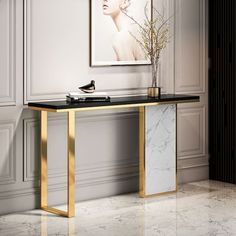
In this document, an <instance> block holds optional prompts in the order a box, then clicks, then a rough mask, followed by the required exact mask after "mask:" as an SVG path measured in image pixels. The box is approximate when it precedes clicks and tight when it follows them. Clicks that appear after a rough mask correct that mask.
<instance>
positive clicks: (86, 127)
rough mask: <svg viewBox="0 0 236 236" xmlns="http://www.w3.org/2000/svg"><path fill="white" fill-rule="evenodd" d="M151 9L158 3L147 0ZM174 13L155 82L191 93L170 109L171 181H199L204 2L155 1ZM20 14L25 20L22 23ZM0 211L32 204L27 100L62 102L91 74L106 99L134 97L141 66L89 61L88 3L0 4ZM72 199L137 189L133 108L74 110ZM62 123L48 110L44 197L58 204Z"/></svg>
mask: <svg viewBox="0 0 236 236" xmlns="http://www.w3.org/2000/svg"><path fill="white" fill-rule="evenodd" d="M154 3H155V4H158V5H157V6H158V7H159V6H160V5H161V4H159V3H161V0H158V2H157V1H155V0H154ZM163 4H165V7H166V9H167V12H168V14H169V15H172V14H173V12H174V11H175V12H176V16H175V20H174V22H173V28H172V32H173V34H174V32H175V34H174V35H175V36H174V37H173V40H172V43H171V44H169V46H168V48H167V49H166V51H165V52H164V54H163V57H162V62H161V84H162V86H163V90H164V91H165V92H169V93H187V94H198V95H200V96H201V102H200V103H198V104H188V105H181V106H179V107H178V108H179V110H178V179H179V182H190V181H196V180H201V179H207V178H208V143H207V116H208V109H207V72H206V68H207V67H206V62H207V60H206V58H207V55H206V51H207V48H206V40H207V38H206V34H205V32H206V30H207V22H206V16H205V14H206V8H207V6H206V2H205V0H176V1H174V0H169V1H166V0H163ZM23 19H24V20H23ZM0 32H1V34H0V214H4V213H8V212H14V211H19V210H25V209H33V208H35V207H37V206H38V202H39V182H38V174H39V155H38V153H39V114H38V112H33V111H30V110H28V109H27V106H26V104H27V103H28V102H29V101H40V100H46V99H47V100H48V99H50V100H53V99H60V98H63V97H64V95H65V93H66V92H67V91H71V90H75V88H77V86H78V85H81V84H84V83H86V82H88V81H89V80H90V79H94V80H96V83H97V88H98V90H105V91H108V92H109V93H110V94H111V95H127V94H134V93H135V94H142V93H144V92H145V89H144V88H145V87H147V86H148V85H149V83H150V67H149V66H133V67H132V66H126V67H103V68H90V67H89V1H88V0H25V1H23V0H0ZM76 136H77V142H76V199H77V200H85V199H92V198H98V197H104V196H109V195H115V194H121V193H126V192H135V191H137V190H138V113H137V110H135V109H125V110H110V111H99V112H98V111H97V112H83V113H79V112H78V113H77V117H76ZM65 141H66V119H65V116H64V115H63V114H60V115H50V116H49V150H48V153H49V195H50V196H49V202H50V204H61V203H65V200H66V191H65V189H66V142H65Z"/></svg>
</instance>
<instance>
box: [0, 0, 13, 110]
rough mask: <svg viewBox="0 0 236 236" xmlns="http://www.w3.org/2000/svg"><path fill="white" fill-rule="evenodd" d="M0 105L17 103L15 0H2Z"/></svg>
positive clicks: (0, 9) (0, 24)
mask: <svg viewBox="0 0 236 236" xmlns="http://www.w3.org/2000/svg"><path fill="white" fill-rule="evenodd" d="M0 32H1V33H0V106H4V105H13V104H15V83H16V81H15V0H1V1H0Z"/></svg>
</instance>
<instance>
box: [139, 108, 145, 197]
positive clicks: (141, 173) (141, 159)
mask: <svg viewBox="0 0 236 236" xmlns="http://www.w3.org/2000/svg"><path fill="white" fill-rule="evenodd" d="M139 196H140V197H142V198H144V197H145V107H140V108H139Z"/></svg>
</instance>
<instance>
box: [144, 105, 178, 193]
mask: <svg viewBox="0 0 236 236" xmlns="http://www.w3.org/2000/svg"><path fill="white" fill-rule="evenodd" d="M174 190H176V105H161V106H150V107H146V109H145V195H152V194H158V193H163V192H169V191H174Z"/></svg>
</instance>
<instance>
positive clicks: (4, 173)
mask: <svg viewBox="0 0 236 236" xmlns="http://www.w3.org/2000/svg"><path fill="white" fill-rule="evenodd" d="M14 150H15V142H14V124H13V123H8V122H4V123H3V122H1V123H0V185H1V184H9V183H13V182H14V181H15V158H14V156H15V153H14Z"/></svg>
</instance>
